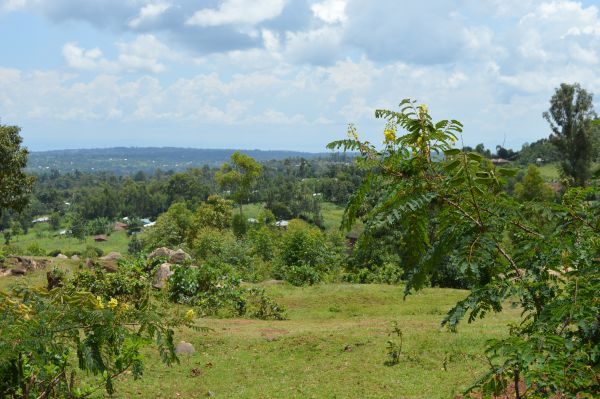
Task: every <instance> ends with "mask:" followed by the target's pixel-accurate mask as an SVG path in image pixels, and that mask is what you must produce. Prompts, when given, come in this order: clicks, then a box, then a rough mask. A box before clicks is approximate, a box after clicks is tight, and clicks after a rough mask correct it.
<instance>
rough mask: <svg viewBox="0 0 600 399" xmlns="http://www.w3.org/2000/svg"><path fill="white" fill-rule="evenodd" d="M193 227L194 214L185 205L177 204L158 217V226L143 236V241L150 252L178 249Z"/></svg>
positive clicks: (148, 230)
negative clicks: (165, 248)
mask: <svg viewBox="0 0 600 399" xmlns="http://www.w3.org/2000/svg"><path fill="white" fill-rule="evenodd" d="M191 226H192V212H191V211H190V210H189V209H188V208H187V207H186V205H185V204H183V203H176V204H173V205H171V207H170V208H169V209H168V210H167V212H165V213H163V214H162V215H160V216H159V217H158V219H157V220H156V224H155V225H154V226H152V227H151V228H149V229H147V230H146V231H145V232H144V233H143V234H142V235H141V240H142V242H143V243H144V247H145V248H146V249H149V250H153V249H155V248H159V247H176V246H179V245H181V244H182V243H183V242H185V240H186V239H187V237H188V235H189V231H190V229H191Z"/></svg>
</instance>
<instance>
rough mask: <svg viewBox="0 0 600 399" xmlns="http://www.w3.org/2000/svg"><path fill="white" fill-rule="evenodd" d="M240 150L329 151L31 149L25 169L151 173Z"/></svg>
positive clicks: (212, 162)
mask: <svg viewBox="0 0 600 399" xmlns="http://www.w3.org/2000/svg"><path fill="white" fill-rule="evenodd" d="M235 151H240V152H242V153H244V154H247V155H249V156H251V157H252V158H254V159H256V160H257V161H269V160H280V159H285V158H306V159H311V158H319V157H329V156H331V153H311V152H297V151H263V150H233V149H201V148H177V147H114V148H95V149H76V150H52V151H32V152H31V153H30V154H29V162H28V165H27V169H28V171H29V172H33V173H42V172H45V171H50V170H52V169H55V170H58V171H59V172H61V173H64V172H73V171H75V170H79V171H81V172H93V171H110V172H114V173H116V174H129V173H134V172H137V171H140V170H141V171H144V172H154V171H155V170H156V169H162V170H164V171H167V170H175V171H181V170H185V169H188V168H194V167H201V166H204V165H208V166H210V167H214V166H220V165H221V164H222V163H224V162H226V161H227V160H229V157H230V156H231V154H233V153H234V152H235Z"/></svg>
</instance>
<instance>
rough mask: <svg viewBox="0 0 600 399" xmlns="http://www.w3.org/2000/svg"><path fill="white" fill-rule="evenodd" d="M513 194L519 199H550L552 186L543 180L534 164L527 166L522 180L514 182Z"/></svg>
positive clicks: (552, 195)
mask: <svg viewBox="0 0 600 399" xmlns="http://www.w3.org/2000/svg"><path fill="white" fill-rule="evenodd" d="M514 191H515V196H516V197H517V198H518V199H520V200H521V201H551V200H553V199H554V192H553V191H552V188H551V187H550V186H548V185H547V184H546V183H545V182H544V178H543V177H542V175H541V174H540V170H539V169H538V168H537V167H536V166H535V165H529V166H528V167H527V173H526V174H525V176H524V177H523V182H519V183H517V184H515V188H514Z"/></svg>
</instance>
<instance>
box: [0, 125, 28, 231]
mask: <svg viewBox="0 0 600 399" xmlns="http://www.w3.org/2000/svg"><path fill="white" fill-rule="evenodd" d="M20 131H21V129H20V128H19V127H18V126H7V125H2V124H0V159H1V160H2V162H0V215H1V214H2V212H3V211H4V210H8V209H12V210H15V211H21V210H23V208H25V206H26V205H27V203H28V201H29V194H30V193H31V189H32V186H33V182H34V180H35V179H34V178H33V177H31V176H27V175H26V174H25V173H24V172H23V169H24V168H25V166H26V165H27V156H28V151H27V149H26V148H22V147H21V143H22V141H23V139H22V138H21V136H20V135H19V132H20ZM9 241H10V239H9Z"/></svg>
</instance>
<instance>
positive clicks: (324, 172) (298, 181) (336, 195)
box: [0, 156, 361, 234]
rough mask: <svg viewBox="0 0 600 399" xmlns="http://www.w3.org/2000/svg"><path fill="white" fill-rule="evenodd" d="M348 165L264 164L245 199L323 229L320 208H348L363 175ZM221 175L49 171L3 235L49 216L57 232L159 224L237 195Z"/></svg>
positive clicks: (6, 222) (6, 218)
mask: <svg viewBox="0 0 600 399" xmlns="http://www.w3.org/2000/svg"><path fill="white" fill-rule="evenodd" d="M350 160H351V156H348V157H345V156H344V157H341V156H332V157H326V158H318V159H310V160H309V159H306V158H288V159H285V160H273V161H268V162H263V163H262V166H263V167H262V173H261V175H260V177H259V179H258V180H257V182H256V184H255V186H254V187H253V189H252V191H251V192H249V193H247V195H245V196H244V198H242V201H243V203H255V202H260V203H264V204H265V206H266V208H267V209H269V210H271V211H272V213H273V214H274V215H275V217H276V218H277V219H280V220H281V219H284V220H287V219H292V218H301V219H304V220H305V221H308V222H309V223H312V224H316V225H317V226H319V227H322V226H323V223H322V217H321V214H320V203H321V202H322V201H328V202H333V203H335V204H338V205H344V204H345V203H346V202H347V200H348V198H349V196H350V195H351V193H352V192H353V191H354V190H355V189H356V187H357V185H358V183H359V182H360V180H361V172H360V171H359V170H358V169H357V168H356V166H355V165H354V164H353V163H351V162H350ZM218 170H219V169H218V168H211V167H209V166H204V167H202V168H190V169H188V170H186V171H183V172H175V171H162V170H160V169H158V170H156V171H155V172H154V173H146V172H143V171H138V172H136V173H134V174H132V175H127V176H120V175H117V174H115V173H111V172H95V173H92V172H80V171H75V172H73V173H60V172H59V171H57V170H51V171H49V172H44V173H41V174H39V175H37V177H36V181H35V184H34V187H33V192H32V194H31V196H30V201H29V205H28V206H27V207H26V208H25V209H24V210H23V211H22V212H20V213H17V212H14V211H9V210H7V211H6V212H3V213H2V216H1V217H0V230H7V229H10V230H12V231H13V233H17V234H19V233H23V232H27V230H28V229H29V228H30V227H31V225H32V221H33V220H34V219H35V218H36V217H38V216H49V217H50V219H51V220H50V221H51V224H52V225H53V227H54V228H55V229H58V228H59V226H65V225H66V226H70V225H71V224H73V222H74V221H75V220H79V219H83V220H84V221H92V220H95V219H108V220H116V219H117V218H123V217H128V218H130V219H139V218H148V219H151V220H155V219H156V218H157V217H158V215H160V214H161V213H163V212H165V211H166V210H167V209H169V207H170V206H171V205H172V204H174V203H185V204H187V206H188V207H189V209H195V207H196V206H197V204H199V203H201V202H202V201H205V200H206V199H207V198H208V197H209V196H210V195H211V194H220V195H222V196H224V197H228V196H229V195H230V194H231V193H229V192H227V190H224V189H223V188H221V187H220V186H219V185H218V183H217V181H216V178H215V175H216V173H217V172H218ZM57 220H58V221H57Z"/></svg>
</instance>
